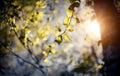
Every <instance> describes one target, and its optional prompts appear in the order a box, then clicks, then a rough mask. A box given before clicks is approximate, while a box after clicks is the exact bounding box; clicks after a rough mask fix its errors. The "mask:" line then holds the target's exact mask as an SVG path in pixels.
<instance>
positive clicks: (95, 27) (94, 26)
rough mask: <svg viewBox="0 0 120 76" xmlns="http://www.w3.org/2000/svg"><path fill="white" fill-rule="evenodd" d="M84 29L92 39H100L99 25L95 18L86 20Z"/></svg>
mask: <svg viewBox="0 0 120 76" xmlns="http://www.w3.org/2000/svg"><path fill="white" fill-rule="evenodd" d="M85 30H86V32H87V34H88V36H89V37H90V38H92V39H95V40H96V39H97V40H99V39H100V27H99V23H98V22H97V20H93V21H91V20H88V21H87V22H86V27H85Z"/></svg>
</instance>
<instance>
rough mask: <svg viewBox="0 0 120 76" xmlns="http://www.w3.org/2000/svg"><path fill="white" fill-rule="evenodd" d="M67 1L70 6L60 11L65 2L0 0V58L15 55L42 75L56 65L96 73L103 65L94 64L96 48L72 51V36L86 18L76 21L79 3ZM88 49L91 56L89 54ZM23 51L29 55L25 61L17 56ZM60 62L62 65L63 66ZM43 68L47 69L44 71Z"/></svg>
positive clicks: (55, 0) (59, 0) (57, 0)
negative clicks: (0, 56)
mask: <svg viewBox="0 0 120 76" xmlns="http://www.w3.org/2000/svg"><path fill="white" fill-rule="evenodd" d="M69 1H70V3H69V4H67V5H66V6H64V8H62V9H63V10H62V9H61V8H60V7H61V6H60V5H61V4H64V3H67V2H68V1H64V0H63V1H62V0H30V1H29V0H27V1H23V0H0V5H1V6H0V11H1V12H0V35H1V36H0V55H11V56H12V55H14V56H16V57H17V58H20V59H21V60H22V61H24V62H26V63H28V64H30V65H31V66H33V67H35V68H36V69H38V70H39V71H41V72H42V74H44V75H46V73H47V72H49V69H51V68H50V67H51V66H53V67H54V66H55V64H56V65H60V64H63V65H64V66H65V67H66V66H67V68H65V70H67V71H68V68H69V67H71V66H74V67H77V71H76V68H73V69H72V71H71V72H78V71H79V73H88V72H92V73H94V72H98V71H99V69H100V68H101V67H102V66H101V64H99V62H98V61H97V60H98V59H99V58H98V57H97V56H96V53H95V49H93V48H92V47H90V48H88V47H86V46H83V48H84V49H87V51H85V52H83V53H81V50H83V49H81V50H80V49H79V50H78V51H77V52H73V50H74V49H72V48H71V45H72V46H73V44H72V40H73V39H72V38H73V36H71V33H74V32H75V31H76V30H75V29H76V28H75V27H77V25H79V24H80V23H81V24H82V23H84V22H85V21H86V20H87V19H88V17H89V16H86V17H84V18H79V16H78V14H81V13H78V12H79V10H78V11H76V9H79V8H80V4H81V3H80V0H69ZM81 2H82V1H81ZM83 2H84V0H83ZM65 7H67V8H65ZM83 9H84V8H83ZM60 10H61V11H60ZM65 10H66V12H65ZM86 11H87V9H85V11H84V13H85V15H86ZM88 11H89V10H88ZM59 12H62V13H61V15H60V16H62V17H60V16H59ZM77 13H78V14H77ZM87 14H89V13H87ZM92 14H93V13H92ZM90 15H91V14H90ZM58 18H61V19H58ZM90 19H91V17H90ZM80 27H81V26H80ZM3 33H4V34H3ZM88 39H89V38H88ZM84 41H86V40H84ZM95 43H96V42H95ZM77 45H79V44H77ZM92 46H93V45H92ZM95 47H96V45H95ZM97 47H98V46H97ZM89 49H91V51H92V53H89V52H88V51H89ZM26 51H27V52H28V53H27V54H28V55H29V56H30V59H28V60H26V59H24V58H23V57H21V56H20V55H19V54H17V53H18V52H23V53H26ZM73 53H74V55H75V56H74V55H72V54H73ZM27 54H25V55H27ZM79 55H80V56H79ZM76 57H77V58H76ZM61 59H62V60H63V61H65V63H62V62H61V61H60V60H61ZM55 67H56V66H55ZM55 67H54V68H55ZM45 68H47V70H45V71H44V69H45Z"/></svg>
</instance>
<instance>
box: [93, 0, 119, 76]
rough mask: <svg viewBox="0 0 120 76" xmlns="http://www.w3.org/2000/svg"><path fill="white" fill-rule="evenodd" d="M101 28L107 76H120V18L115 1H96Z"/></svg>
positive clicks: (96, 10)
mask: <svg viewBox="0 0 120 76" xmlns="http://www.w3.org/2000/svg"><path fill="white" fill-rule="evenodd" d="M94 2H95V5H94V9H95V12H96V16H97V19H98V22H99V23H100V28H101V37H102V45H103V55H104V62H105V65H104V72H105V76H120V60H119V59H120V17H119V14H118V12H117V9H116V7H115V5H114V0H94Z"/></svg>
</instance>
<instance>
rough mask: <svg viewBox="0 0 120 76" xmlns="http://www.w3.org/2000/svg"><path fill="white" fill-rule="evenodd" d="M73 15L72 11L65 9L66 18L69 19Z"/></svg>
mask: <svg viewBox="0 0 120 76" xmlns="http://www.w3.org/2000/svg"><path fill="white" fill-rule="evenodd" d="M72 14H73V10H70V9H67V16H68V17H71V16H72Z"/></svg>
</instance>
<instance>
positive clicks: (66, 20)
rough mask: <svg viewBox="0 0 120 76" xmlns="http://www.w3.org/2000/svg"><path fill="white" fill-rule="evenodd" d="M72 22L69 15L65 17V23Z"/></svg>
mask: <svg viewBox="0 0 120 76" xmlns="http://www.w3.org/2000/svg"><path fill="white" fill-rule="evenodd" d="M69 23H70V18H69V17H65V18H64V25H68V24H69Z"/></svg>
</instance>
